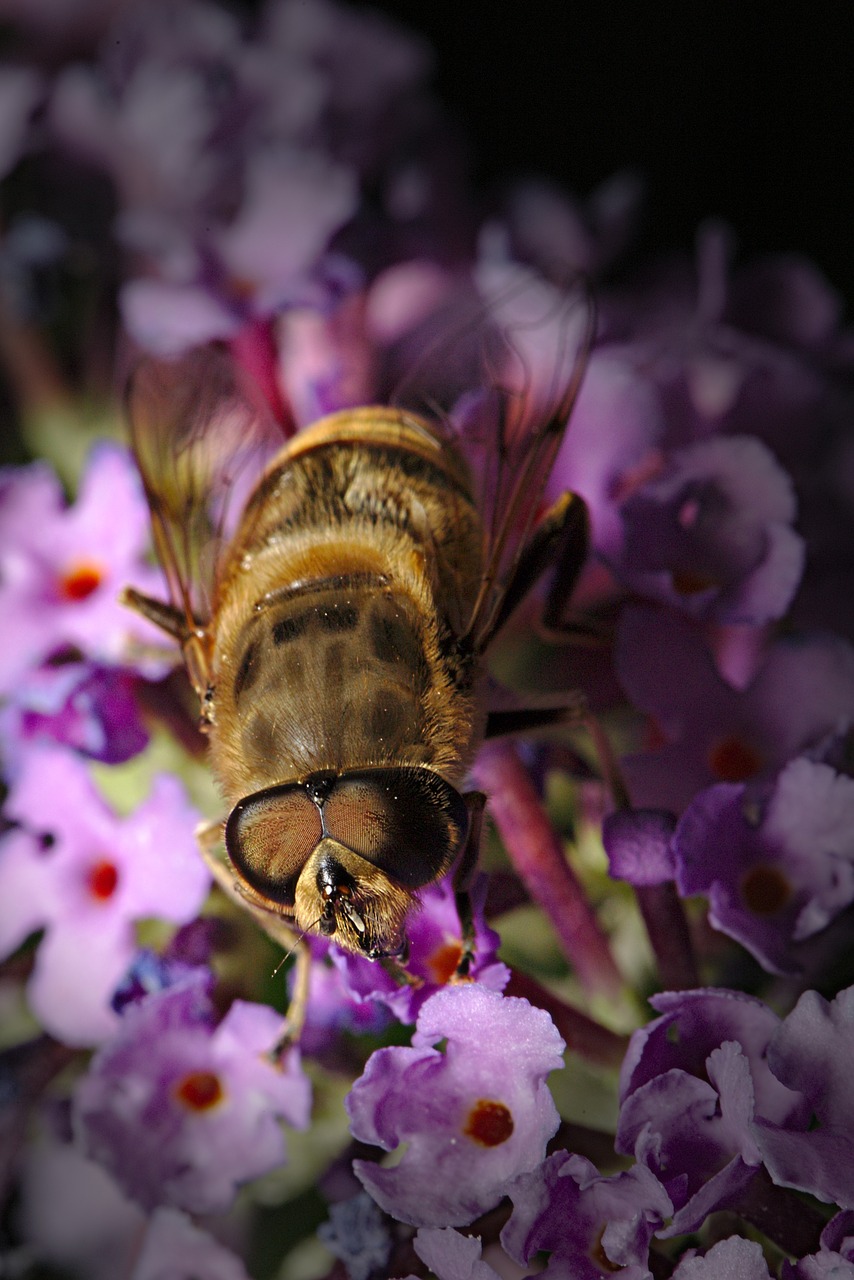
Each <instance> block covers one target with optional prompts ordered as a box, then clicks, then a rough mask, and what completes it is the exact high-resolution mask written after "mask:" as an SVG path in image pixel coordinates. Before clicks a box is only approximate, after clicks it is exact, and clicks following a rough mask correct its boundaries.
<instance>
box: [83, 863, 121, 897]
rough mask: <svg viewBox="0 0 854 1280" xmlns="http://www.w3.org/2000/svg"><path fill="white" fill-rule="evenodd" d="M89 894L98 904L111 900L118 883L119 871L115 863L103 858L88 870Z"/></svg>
mask: <svg viewBox="0 0 854 1280" xmlns="http://www.w3.org/2000/svg"><path fill="white" fill-rule="evenodd" d="M88 883H89V892H90V893H91V895H92V897H93V898H97V900H98V901H99V902H107V901H108V900H109V899H110V898H112V896H113V894H114V893H115V891H116V886H117V885H118V883H119V871H118V867H117V866H116V865H115V863H113V862H110V861H109V860H108V859H107V858H103V859H102V860H101V861H100V862H96V863H95V865H94V866H93V867H90V868H89V880H88Z"/></svg>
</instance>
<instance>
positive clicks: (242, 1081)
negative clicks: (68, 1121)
mask: <svg viewBox="0 0 854 1280" xmlns="http://www.w3.org/2000/svg"><path fill="white" fill-rule="evenodd" d="M208 982H209V979H208V975H207V974H206V973H205V972H204V971H196V973H194V974H190V975H188V977H187V978H186V979H185V980H184V981H183V982H180V981H179V982H177V983H176V984H175V985H174V986H171V987H168V988H167V989H166V990H164V991H162V992H158V993H155V994H152V995H150V996H148V997H147V998H145V999H143V1000H142V1001H140V1002H139V1003H138V1004H134V1005H130V1006H128V1008H127V1009H126V1010H125V1013H124V1016H123V1018H122V1020H121V1023H120V1024H119V1027H118V1030H117V1031H116V1034H115V1035H114V1037H113V1038H112V1040H110V1041H109V1042H108V1043H107V1044H106V1045H104V1046H103V1048H102V1049H100V1050H99V1052H98V1053H97V1054H96V1055H95V1057H94V1059H93V1060H92V1064H91V1066H90V1068H89V1071H88V1073H87V1074H86V1076H85V1077H84V1078H83V1079H82V1080H81V1081H80V1083H79V1084H78V1086H77V1089H76V1091H75V1097H74V1116H75V1126H76V1131H77V1133H78V1135H79V1138H80V1140H81V1142H82V1143H83V1146H84V1148H85V1150H86V1151H87V1152H88V1154H89V1155H90V1156H92V1158H94V1159H96V1160H98V1161H100V1162H101V1163H102V1164H103V1165H105V1167H106V1168H107V1169H109V1170H110V1171H111V1173H112V1174H113V1176H114V1177H115V1178H116V1181H117V1182H118V1183H119V1185H120V1186H121V1187H122V1188H123V1189H124V1190H125V1192H126V1193H127V1194H128V1195H129V1196H130V1197H131V1198H132V1199H134V1200H136V1201H137V1203H139V1204H141V1205H142V1206H143V1207H144V1208H146V1209H152V1208H155V1207H156V1206H158V1205H168V1206H171V1207H173V1208H180V1209H185V1210H187V1211H188V1212H190V1213H215V1212H222V1211H223V1210H225V1209H227V1208H228V1207H229V1206H230V1205H231V1203H232V1201H233V1199H234V1196H235V1194H236V1192H237V1188H238V1186H239V1185H240V1184H241V1183H243V1182H246V1181H247V1180H249V1179H251V1178H257V1177H259V1176H260V1175H261V1174H262V1173H266V1172H268V1171H269V1170H270V1169H274V1168H277V1167H278V1166H279V1165H281V1164H282V1162H283V1160H284V1158H285V1139H284V1135H283V1133H282V1128H281V1125H280V1123H279V1121H280V1119H285V1120H287V1121H288V1123H289V1124H291V1125H294V1126H295V1127H297V1128H304V1127H305V1126H306V1125H307V1124H308V1119H309V1110H310V1105H311V1101H310V1098H311V1093H310V1086H309V1083H308V1081H307V1079H306V1078H305V1076H304V1075H303V1074H302V1072H301V1070H300V1065H299V1055H298V1054H297V1053H296V1052H294V1051H289V1053H288V1055H287V1058H286V1059H285V1060H284V1061H282V1062H278V1063H276V1062H273V1061H272V1059H271V1058H270V1057H269V1056H267V1055H269V1054H270V1052H271V1051H272V1049H273V1047H274V1045H275V1044H276V1041H277V1039H278V1037H279V1035H280V1033H281V1029H282V1027H281V1018H280V1016H279V1015H278V1014H276V1013H275V1011H274V1010H273V1009H270V1008H268V1007H267V1006H266V1005H260V1004H249V1003H245V1002H244V1001H240V1000H238V1001H235V1002H234V1004H232V1006H231V1009H230V1010H229V1012H228V1013H227V1014H226V1016H225V1018H224V1019H223V1020H222V1022H220V1023H219V1025H218V1026H217V1025H215V1023H214V1019H213V1008H212V1005H211V1002H210V999H209V997H208V994H207V987H208Z"/></svg>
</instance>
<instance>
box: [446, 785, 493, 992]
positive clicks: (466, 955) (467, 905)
mask: <svg viewBox="0 0 854 1280" xmlns="http://www.w3.org/2000/svg"><path fill="white" fill-rule="evenodd" d="M463 799H464V800H465V802H466V807H467V809H468V811H469V830H468V836H467V837H466V843H465V846H464V847H463V851H462V853H461V854H460V860H459V862H458V863H457V868H456V871H455V872H454V896H455V899H456V904H457V915H458V916H459V918H460V929H461V935H462V936H461V950H460V958H459V960H458V962H457V969H456V977H457V978H467V977H468V976H469V970H470V969H471V966H472V961H473V960H474V949H475V947H474V917H473V915H472V906H471V897H470V895H469V889H470V887H471V882H472V879H473V878H474V873H475V870H476V868H477V860H478V856H479V854H480V836H481V831H482V829H483V810H484V806H485V805H486V796H485V795H484V794H483V792H482V791H469V792H467V794H466V795H465V796H463Z"/></svg>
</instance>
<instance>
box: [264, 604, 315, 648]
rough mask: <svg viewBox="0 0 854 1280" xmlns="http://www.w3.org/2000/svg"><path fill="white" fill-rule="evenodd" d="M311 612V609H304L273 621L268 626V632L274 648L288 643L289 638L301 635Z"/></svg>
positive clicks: (292, 638) (309, 619)
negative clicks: (301, 611) (291, 615)
mask: <svg viewBox="0 0 854 1280" xmlns="http://www.w3.org/2000/svg"><path fill="white" fill-rule="evenodd" d="M311 613H312V610H311V609H306V610H305V611H304V612H303V613H298V614H295V615H294V616H293V617H291V618H279V619H278V620H277V621H276V622H274V623H273V625H272V627H271V628H270V634H271V635H272V637H273V644H274V645H275V646H276V648H279V647H280V646H281V645H283V644H289V643H290V641H291V640H296V638H297V636H301V635H302V634H303V632H304V631H305V630H306V629H307V627H308V624H309V622H310V621H311Z"/></svg>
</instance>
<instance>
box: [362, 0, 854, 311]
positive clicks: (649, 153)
mask: <svg viewBox="0 0 854 1280" xmlns="http://www.w3.org/2000/svg"><path fill="white" fill-rule="evenodd" d="M373 7H375V8H378V9H380V10H382V11H384V12H385V13H387V14H388V15H389V16H393V17H395V18H397V19H398V20H399V21H401V22H404V23H405V24H407V25H408V26H410V27H412V28H414V29H415V30H416V31H420V32H422V33H423V34H424V35H425V36H426V37H427V39H428V40H429V41H430V43H431V44H432V45H433V47H434V49H435V50H436V55H437V57H436V72H435V76H434V84H435V86H436V88H437V90H438V92H439V95H440V97H441V99H442V100H443V102H444V103H445V104H446V106H447V107H448V108H449V109H450V110H451V111H452V113H454V114H455V115H456V117H457V118H458V119H459V120H460V121H461V122H462V123H463V125H464V127H465V129H466V131H467V134H468V137H469V139H470V141H471V154H472V161H473V165H474V170H475V175H476V178H477V181H478V184H479V186H481V188H483V189H485V188H487V187H489V186H491V185H492V184H494V183H495V182H496V181H500V180H501V179H504V178H508V177H510V176H513V175H517V176H518V175H521V174H525V173H539V174H544V175H546V176H549V177H551V178H552V179H554V180H556V181H558V182H559V183H560V184H561V185H563V186H565V187H566V188H568V189H570V190H572V191H574V192H575V193H577V194H580V195H585V194H587V193H588V192H589V191H591V190H592V189H593V188H594V187H595V186H596V185H597V184H598V183H599V182H601V181H602V180H603V179H605V178H607V177H609V176H610V175H611V174H612V173H614V172H615V171H616V170H618V169H621V168H623V167H626V166H630V167H633V168H636V169H637V170H639V171H640V172H641V173H642V174H643V175H644V176H645V178H646V180H647V183H648V198H647V203H646V212H645V218H644V223H643V226H642V242H641V243H642V246H643V248H644V249H648V250H655V249H665V248H684V249H690V247H691V246H692V245H693V243H694V237H695V232H696V228H697V225H698V223H699V222H700V221H702V220H703V219H704V218H706V217H709V216H712V215H714V216H717V217H720V218H723V219H725V220H726V221H727V222H729V223H730V224H731V226H732V228H733V229H734V231H735V232H736V235H737V242H738V245H739V247H740V251H741V253H742V255H743V256H749V255H752V254H754V253H757V252H765V251H771V250H796V251H800V252H801V253H804V254H806V255H807V256H808V257H810V258H812V259H813V260H814V261H815V262H816V263H817V264H818V265H819V266H820V267H821V268H822V269H823V270H824V272H825V273H826V275H827V276H828V278H829V279H830V281H831V282H832V283H833V284H834V285H835V286H836V287H837V288H838V289H839V290H840V291H841V292H842V293H843V294H844V295H845V296H846V298H847V300H848V303H849V307H848V311H849V314H850V310H851V307H850V304H851V302H852V301H854V147H853V146H852V143H854V91H852V84H854V5H852V4H850V3H838V4H830V3H817V4H816V3H813V4H807V3H806V2H805V0H801V3H799V4H791V5H788V6H787V5H786V4H785V3H780V2H779V0H777V2H776V3H755V2H752V0H742V2H741V3H735V2H734V0H733V2H730V0H721V2H720V3H714V4H713V3H709V2H706V0H704V2H702V3H691V0H669V2H668V0H638V2H637V3H635V4H628V3H614V0H611V3H606V2H605V0H603V2H602V3H588V2H582V3H578V2H577V0H564V3H558V2H557V0H514V3H512V4H501V3H498V4H485V3H480V2H479V0H477V2H476V0H458V5H457V8H458V15H459V16H458V18H457V19H456V20H455V21H452V20H449V19H448V16H447V10H446V9H440V8H439V6H437V5H434V4H431V3H429V0H427V2H425V0H374V4H373Z"/></svg>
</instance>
